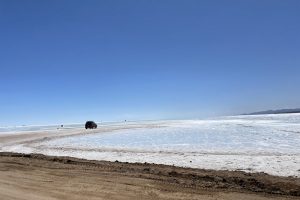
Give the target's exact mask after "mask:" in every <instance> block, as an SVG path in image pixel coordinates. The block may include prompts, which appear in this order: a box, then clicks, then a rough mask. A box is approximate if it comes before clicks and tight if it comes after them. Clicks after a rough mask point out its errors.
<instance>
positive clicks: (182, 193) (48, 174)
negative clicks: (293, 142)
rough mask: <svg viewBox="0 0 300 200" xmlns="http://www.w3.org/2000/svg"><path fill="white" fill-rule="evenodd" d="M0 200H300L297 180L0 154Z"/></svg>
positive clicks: (236, 173)
mask: <svg viewBox="0 0 300 200" xmlns="http://www.w3.org/2000/svg"><path fill="white" fill-rule="evenodd" d="M0 197H1V199H33V200H34V199H39V200H40V199H208V200H209V199H228V200H229V199H231V200H232V199H233V200H234V199H244V200H250V199H253V200H254V199H258V200H265V199H300V179H297V178H289V177H276V176H270V175H267V174H264V173H256V174H248V173H244V172H231V171H213V170H201V169H188V168H179V167H172V166H165V165H155V164H130V163H120V162H105V161H88V160H83V159H76V158H69V157H53V156H44V155H37V154H17V153H0Z"/></svg>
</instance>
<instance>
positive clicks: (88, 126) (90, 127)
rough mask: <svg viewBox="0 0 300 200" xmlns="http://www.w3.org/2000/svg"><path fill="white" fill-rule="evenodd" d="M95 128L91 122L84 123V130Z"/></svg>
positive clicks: (95, 125)
mask: <svg viewBox="0 0 300 200" xmlns="http://www.w3.org/2000/svg"><path fill="white" fill-rule="evenodd" d="M94 128H97V124H96V123H95V122H93V121H87V122H86V123H85V129H94Z"/></svg>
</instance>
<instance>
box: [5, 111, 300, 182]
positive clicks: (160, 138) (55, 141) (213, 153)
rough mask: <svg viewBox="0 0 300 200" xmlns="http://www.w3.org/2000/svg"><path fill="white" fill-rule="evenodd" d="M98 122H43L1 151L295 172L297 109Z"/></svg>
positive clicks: (298, 162)
mask: <svg viewBox="0 0 300 200" xmlns="http://www.w3.org/2000/svg"><path fill="white" fill-rule="evenodd" d="M98 127H99V129H97V130H92V131H90V130H88V131H86V130H83V129H81V128H80V126H79V125H76V126H69V127H68V128H64V129H57V127H55V126H53V127H52V129H51V130H48V129H47V132H45V128H44V127H43V130H36V129H35V131H32V132H29V133H28V132H27V133H26V134H27V135H30V134H33V133H34V134H37V135H38V136H36V137H34V138H31V139H30V138H29V137H28V139H26V137H25V139H23V140H21V141H18V137H15V139H16V140H15V142H14V141H12V140H10V142H2V143H1V142H0V147H1V151H12V152H20V153H42V154H46V155H55V156H72V157H78V158H86V159H93V160H108V161H115V160H118V161H123V162H148V163H159V164H168V165H175V166H183V167H192V168H203V169H215V170H223V169H227V170H242V171H247V172H266V173H269V174H272V175H279V176H295V177H300V114H280V115H253V116H250V115H249V116H246V115H244V116H230V117H219V118H214V119H208V120H181V121H179V120H177V121H148V122H130V123H110V124H103V125H101V124H99V126H98ZM35 128H36V127H35ZM37 129H38V128H37ZM24 130H25V129H24ZM10 133H11V134H10ZM14 134H21V135H22V134H23V135H24V134H25V133H23V132H22V130H20V129H18V130H17V132H16V131H13V130H11V131H6V132H5V134H4V133H2V137H3V138H6V141H7V137H9V136H10V135H14ZM39 135H40V137H39ZM0 139H1V133H0Z"/></svg>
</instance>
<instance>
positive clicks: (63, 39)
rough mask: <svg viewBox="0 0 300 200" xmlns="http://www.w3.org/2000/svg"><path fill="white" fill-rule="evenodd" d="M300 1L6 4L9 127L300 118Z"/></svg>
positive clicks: (3, 71)
mask: <svg viewBox="0 0 300 200" xmlns="http://www.w3.org/2000/svg"><path fill="white" fill-rule="evenodd" d="M299 10H300V1H298V0H285V1H282V0H249V1H240V0H236V1H230V0H228V1H223V0H219V1H216V0H207V1H198V0H196V1H193V0H189V1H183V0H182V1H176V0H170V1H166V0H160V1H158V0H157V1H151V0H149V1H143V0H136V1H134V0H128V1H123V0H120V1H115V0H113V1H108V0H107V1H91V0H89V1H74V0H70V1H63V0H56V1H55V0H54V1H53V0H51V1H46V0H45V1H38V0H36V1H30V0H27V1H22V0H19V1H15V0H10V1H8V0H7V1H4V0H1V1H0V28H1V31H0V76H1V79H0V92H1V93H0V113H1V114H0V125H20V124H55V123H58V124H59V123H68V122H84V121H85V120H89V119H92V120H96V121H98V120H103V121H114V120H124V119H128V120H143V119H194V118H202V117H210V116H218V115H230V114H238V113H244V112H252V111H258V110H266V109H277V108H294V107H300V92H299V86H300V78H299V77H300V23H299V22H300V12H299Z"/></svg>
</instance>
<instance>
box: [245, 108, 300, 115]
mask: <svg viewBox="0 0 300 200" xmlns="http://www.w3.org/2000/svg"><path fill="white" fill-rule="evenodd" d="M284 113H300V108H295V109H280V110H266V111H260V112H253V113H247V114H245V115H265V114H284Z"/></svg>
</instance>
